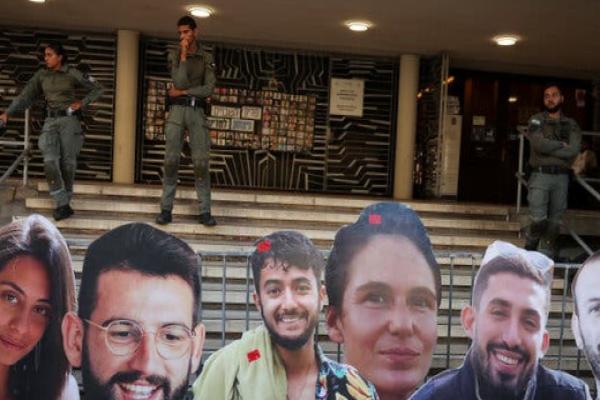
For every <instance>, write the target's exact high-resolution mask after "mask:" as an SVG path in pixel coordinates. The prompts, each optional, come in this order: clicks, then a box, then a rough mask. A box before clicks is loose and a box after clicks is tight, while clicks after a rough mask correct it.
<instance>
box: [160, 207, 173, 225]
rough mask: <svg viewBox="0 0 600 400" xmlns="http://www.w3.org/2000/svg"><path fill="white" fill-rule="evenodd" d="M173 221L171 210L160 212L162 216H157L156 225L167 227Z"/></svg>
mask: <svg viewBox="0 0 600 400" xmlns="http://www.w3.org/2000/svg"><path fill="white" fill-rule="evenodd" d="M172 220H173V216H172V215H171V210H160V214H158V215H157V216H156V223H157V224H159V225H166V224H168V223H170V222H171V221H172Z"/></svg>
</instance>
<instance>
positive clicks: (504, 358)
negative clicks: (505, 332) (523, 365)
mask: <svg viewBox="0 0 600 400" xmlns="http://www.w3.org/2000/svg"><path fill="white" fill-rule="evenodd" d="M496 358H498V360H500V361H502V362H503V363H504V364H508V365H517V364H518V363H519V360H517V359H516V358H511V357H507V356H504V355H502V354H496Z"/></svg>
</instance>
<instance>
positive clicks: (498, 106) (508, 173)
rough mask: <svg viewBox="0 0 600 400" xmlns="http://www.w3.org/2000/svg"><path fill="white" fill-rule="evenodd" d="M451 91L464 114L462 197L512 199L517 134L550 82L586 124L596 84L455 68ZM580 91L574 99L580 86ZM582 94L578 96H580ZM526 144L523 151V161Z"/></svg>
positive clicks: (568, 109) (572, 114)
mask: <svg viewBox="0 0 600 400" xmlns="http://www.w3.org/2000/svg"><path fill="white" fill-rule="evenodd" d="M450 75H451V76H454V81H453V82H452V84H451V85H450V86H449V90H448V93H449V95H450V96H456V97H458V99H459V102H460V104H461V114H462V115H463V125H462V139H461V155H460V171H459V183H458V186H459V188H458V200H460V201H476V202H486V203H496V204H511V203H514V202H515V200H516V192H517V181H516V179H515V173H516V171H517V169H518V161H519V160H518V156H519V135H518V130H517V127H518V126H519V125H525V126H526V125H527V121H528V119H529V117H531V115H533V114H535V113H536V112H539V111H541V106H542V92H543V88H544V85H545V84H546V83H547V82H550V81H552V82H556V83H558V84H559V85H560V86H561V89H562V90H563V95H564V97H565V103H564V107H563V111H564V113H565V115H567V116H568V117H571V118H574V119H575V120H576V121H577V122H578V123H579V125H580V127H581V128H582V129H583V130H590V127H591V122H592V111H593V104H592V96H591V87H592V84H591V82H589V81H576V80H566V79H550V78H545V77H531V76H522V75H511V74H499V73H492V72H481V71H468V70H451V74H450ZM577 90H579V91H581V90H584V91H585V93H584V96H583V97H582V93H583V92H579V94H578V99H576V91H577ZM577 100H579V102H578V101H577ZM527 158H528V149H527V148H526V151H525V161H526V160H527Z"/></svg>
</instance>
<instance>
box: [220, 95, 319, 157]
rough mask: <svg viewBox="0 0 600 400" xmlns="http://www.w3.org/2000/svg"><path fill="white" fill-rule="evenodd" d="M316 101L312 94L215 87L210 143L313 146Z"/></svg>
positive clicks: (291, 148) (288, 147)
mask: <svg viewBox="0 0 600 400" xmlns="http://www.w3.org/2000/svg"><path fill="white" fill-rule="evenodd" d="M316 100H317V99H316V97H315V96H308V95H297V94H290V93H281V92H278V91H273V90H246V89H236V88H223V87H217V88H215V90H214V93H213V95H212V97H211V101H210V103H211V107H210V117H209V126H210V128H211V129H213V130H215V131H212V132H211V141H212V142H211V143H212V145H213V146H233V147H243V148H251V149H265V150H277V151H288V152H302V151H308V150H310V149H311V148H312V146H313V137H314V130H315V116H314V115H315V108H316ZM225 131H229V132H225ZM248 134H250V136H249V135H248Z"/></svg>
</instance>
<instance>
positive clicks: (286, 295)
mask: <svg viewBox="0 0 600 400" xmlns="http://www.w3.org/2000/svg"><path fill="white" fill-rule="evenodd" d="M249 265H250V267H251V268H252V276H253V279H254V285H255V288H254V289H255V291H254V293H253V299H254V302H255V304H256V307H257V309H258V310H259V311H260V315H261V317H262V322H263V323H262V325H260V326H259V327H257V328H255V329H253V330H250V331H248V332H245V333H244V335H243V336H242V338H241V339H240V340H237V341H234V342H233V343H231V344H229V345H227V346H225V347H224V348H222V349H221V350H219V351H217V352H216V353H215V354H213V355H212V356H211V357H210V358H209V359H208V361H207V362H206V363H205V365H204V368H203V370H202V374H201V375H200V377H199V378H198V380H197V381H196V382H195V383H194V399H196V400H202V399H240V400H252V399H267V400H277V399H299V400H304V399H324V400H354V399H356V400H359V399H360V400H369V399H378V397H377V395H376V393H375V388H374V387H373V385H372V384H371V383H369V382H368V381H366V380H365V379H364V378H362V377H361V375H360V374H359V373H358V371H356V369H354V368H352V367H351V366H348V365H345V364H340V363H337V362H335V361H333V360H331V359H329V358H328V357H326V356H325V355H324V353H323V351H322V349H321V347H320V346H319V345H318V344H317V343H316V342H315V329H316V327H317V324H318V322H319V313H320V311H321V308H322V305H323V300H324V298H325V288H324V287H323V286H322V285H321V274H322V272H323V267H324V259H323V255H322V254H321V252H320V251H319V250H318V249H317V248H316V247H315V246H314V245H313V243H312V242H311V241H310V239H308V238H307V237H306V236H304V235H303V234H301V233H299V232H295V231H278V232H274V233H272V234H270V235H268V236H265V237H264V238H262V239H260V240H259V241H258V242H257V244H256V248H255V250H254V251H253V253H252V254H251V255H250V260H249Z"/></svg>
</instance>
